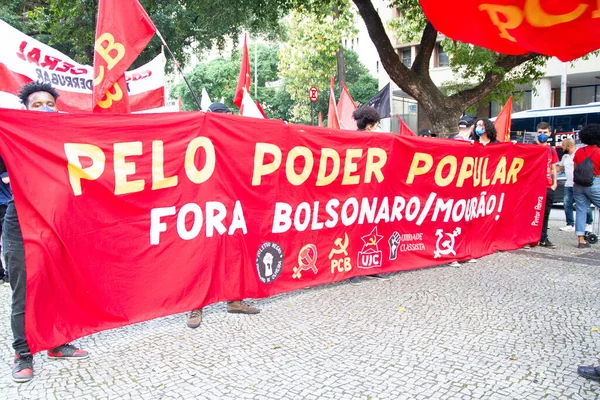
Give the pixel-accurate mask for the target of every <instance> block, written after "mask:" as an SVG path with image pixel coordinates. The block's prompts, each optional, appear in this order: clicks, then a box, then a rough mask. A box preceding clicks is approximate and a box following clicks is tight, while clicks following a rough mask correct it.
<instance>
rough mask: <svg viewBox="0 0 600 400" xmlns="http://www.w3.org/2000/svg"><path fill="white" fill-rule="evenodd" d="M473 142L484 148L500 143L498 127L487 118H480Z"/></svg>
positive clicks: (476, 125)
mask: <svg viewBox="0 0 600 400" xmlns="http://www.w3.org/2000/svg"><path fill="white" fill-rule="evenodd" d="M473 140H474V141H475V142H479V143H481V144H482V145H484V146H486V145H488V144H492V143H499V142H498V139H496V127H495V126H494V123H493V122H492V121H490V120H489V119H487V118H479V119H478V120H477V123H476V124H475V131H474V134H473Z"/></svg>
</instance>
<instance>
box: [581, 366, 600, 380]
mask: <svg viewBox="0 0 600 400" xmlns="http://www.w3.org/2000/svg"><path fill="white" fill-rule="evenodd" d="M577 373H578V374H579V376H582V377H584V378H586V379H591V380H594V381H598V382H600V367H588V366H583V365H580V366H579V367H577Z"/></svg>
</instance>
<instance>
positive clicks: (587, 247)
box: [577, 243, 592, 249]
mask: <svg viewBox="0 0 600 400" xmlns="http://www.w3.org/2000/svg"><path fill="white" fill-rule="evenodd" d="M590 247H592V246H591V245H590V244H589V243H579V244H578V245H577V248H578V249H589V248H590Z"/></svg>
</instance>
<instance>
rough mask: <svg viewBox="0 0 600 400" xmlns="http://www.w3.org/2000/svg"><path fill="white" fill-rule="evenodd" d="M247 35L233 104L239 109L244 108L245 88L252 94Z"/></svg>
mask: <svg viewBox="0 0 600 400" xmlns="http://www.w3.org/2000/svg"><path fill="white" fill-rule="evenodd" d="M246 39H247V35H244V47H243V48H242V62H241V64H240V74H239V75H238V83H237V87H236V88H235V97H234V98H233V104H235V105H236V106H238V107H241V106H242V99H243V98H244V88H245V89H246V92H248V93H250V61H249V60H248V44H247V43H246Z"/></svg>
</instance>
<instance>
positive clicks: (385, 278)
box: [369, 274, 390, 281]
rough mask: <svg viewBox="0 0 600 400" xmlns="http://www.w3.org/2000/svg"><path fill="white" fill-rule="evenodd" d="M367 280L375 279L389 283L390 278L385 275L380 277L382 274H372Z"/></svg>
mask: <svg viewBox="0 0 600 400" xmlns="http://www.w3.org/2000/svg"><path fill="white" fill-rule="evenodd" d="M369 278H377V279H381V280H384V281H389V280H390V277H389V276H387V275H382V274H373V275H369Z"/></svg>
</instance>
